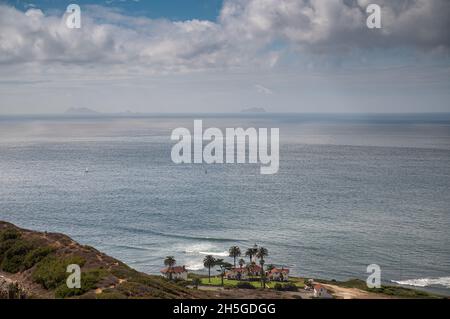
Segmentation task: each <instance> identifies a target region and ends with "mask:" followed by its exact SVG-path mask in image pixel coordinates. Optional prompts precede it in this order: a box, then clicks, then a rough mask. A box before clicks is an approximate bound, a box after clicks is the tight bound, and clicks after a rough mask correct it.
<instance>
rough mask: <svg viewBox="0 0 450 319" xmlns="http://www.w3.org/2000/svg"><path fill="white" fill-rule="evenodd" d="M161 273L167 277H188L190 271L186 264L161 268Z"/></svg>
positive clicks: (183, 278)
mask: <svg viewBox="0 0 450 319" xmlns="http://www.w3.org/2000/svg"><path fill="white" fill-rule="evenodd" d="M161 274H162V275H163V276H164V277H166V278H167V279H170V278H171V277H172V279H182V280H187V279H188V272H187V270H186V267H185V266H176V267H167V268H164V269H162V270H161Z"/></svg>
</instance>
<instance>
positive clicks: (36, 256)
mask: <svg viewBox="0 0 450 319" xmlns="http://www.w3.org/2000/svg"><path fill="white" fill-rule="evenodd" d="M52 251H53V248H51V247H39V248H36V249H34V250H32V251H30V252H28V254H27V255H26V256H25V259H24V261H23V269H30V268H31V267H33V266H34V265H36V264H37V263H38V262H40V261H41V260H42V259H44V258H45V257H47V256H48V255H49V254H50V253H51V252H52Z"/></svg>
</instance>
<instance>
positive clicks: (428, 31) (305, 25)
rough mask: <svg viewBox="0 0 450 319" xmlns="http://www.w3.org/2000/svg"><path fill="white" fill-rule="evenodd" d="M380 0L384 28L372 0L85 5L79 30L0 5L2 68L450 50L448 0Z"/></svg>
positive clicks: (161, 65) (240, 63) (251, 61)
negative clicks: (375, 25) (175, 7)
mask: <svg viewBox="0 0 450 319" xmlns="http://www.w3.org/2000/svg"><path fill="white" fill-rule="evenodd" d="M377 3H380V5H381V6H382V13H383V16H382V24H383V29H381V30H369V29H368V28H366V26H365V19H366V13H365V6H366V5H367V4H368V1H367V0H358V1H356V0H355V1H353V0H334V1H323V0H283V1H280V0H226V1H225V3H224V6H223V8H222V10H221V14H220V18H219V20H218V22H211V21H200V20H190V21H183V22H171V21H167V20H152V19H148V18H145V17H140V18H136V17H130V16H126V15H124V14H122V13H121V12H119V11H117V10H111V9H106V8H104V7H100V6H89V7H84V8H82V10H83V11H82V19H83V27H82V28H81V29H80V30H71V29H68V28H66V27H65V24H64V22H63V20H62V18H61V17H56V16H46V15H44V14H43V13H42V11H40V10H39V9H35V8H32V9H28V11H26V12H25V13H23V12H21V11H18V10H16V9H14V8H12V7H9V6H5V5H0V64H2V65H3V66H4V65H11V64H29V63H37V64H48V63H50V64H53V66H54V67H55V64H61V65H64V67H65V68H67V67H68V66H74V67H81V68H85V69H96V68H104V67H105V66H106V67H107V68H108V70H110V71H111V70H122V71H124V70H125V69H126V72H148V73H164V72H184V71H202V70H210V69H223V68H227V69H229V68H240V67H252V66H253V67H258V68H271V67H274V66H275V65H277V64H278V63H279V62H280V59H282V58H283V55H284V54H285V53H286V52H290V54H292V52H300V53H295V54H301V52H315V53H317V52H319V53H322V54H326V55H331V56H332V55H333V54H335V53H338V52H345V51H348V50H351V49H354V48H360V49H370V48H381V49H383V48H392V47H397V46H405V47H409V48H413V49H419V50H423V49H426V50H428V49H438V48H440V49H441V50H443V52H445V53H446V54H448V49H449V46H450V44H449V41H450V40H449V39H450V37H449V36H448V30H449V29H450V18H449V12H450V1H448V0H415V1H401V2H398V1H387V0H379V1H377ZM280 43H281V45H278V46H277V44H280ZM1 67H2V66H0V68H1Z"/></svg>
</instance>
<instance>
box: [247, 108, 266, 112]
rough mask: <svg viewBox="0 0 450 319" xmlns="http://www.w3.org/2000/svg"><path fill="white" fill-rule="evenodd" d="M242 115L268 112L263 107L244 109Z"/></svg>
mask: <svg viewBox="0 0 450 319" xmlns="http://www.w3.org/2000/svg"><path fill="white" fill-rule="evenodd" d="M241 113H266V110H265V109H264V108H263V107H250V108H247V109H243V110H242V111H241Z"/></svg>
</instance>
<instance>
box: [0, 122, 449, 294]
mask: <svg viewBox="0 0 450 319" xmlns="http://www.w3.org/2000/svg"><path fill="white" fill-rule="evenodd" d="M194 119H203V125H204V127H219V128H225V127H243V128H248V127H268V128H271V127H278V128H280V135H281V136H280V170H279V173H278V174H276V175H260V173H259V168H260V165H254V164H239V165H232V164H228V165H222V164H216V165H202V164H200V165H198V164H197V165H175V164H173V163H172V161H171V158H170V152H171V148H172V146H173V144H174V143H173V142H172V141H170V133H171V131H172V130H173V129H174V128H177V127H187V128H189V129H192V127H193V120H194ZM86 168H88V169H89V172H88V173H86V172H85V171H86ZM205 170H207V174H206V173H205ZM0 219H1V220H6V221H9V222H12V223H15V224H17V225H19V226H21V227H25V228H31V229H36V230H47V231H55V232H62V233H66V234H68V235H70V236H72V237H73V238H74V239H76V240H78V241H79V242H81V243H84V244H89V245H92V246H94V247H96V248H98V249H99V250H102V251H104V252H106V253H108V254H110V255H112V256H114V257H116V258H118V259H121V260H123V261H124V262H126V263H128V264H129V265H131V266H132V267H135V268H137V269H139V270H141V271H146V272H150V273H158V272H159V270H160V268H161V267H162V262H163V258H164V256H167V255H174V256H175V258H176V260H177V262H178V264H186V265H187V266H188V268H190V269H192V270H197V271H203V266H202V259H203V257H204V256H205V255H206V254H213V255H216V256H226V255H227V254H226V251H227V249H228V248H229V247H230V246H232V245H239V246H240V247H241V249H242V250H244V249H245V248H247V247H250V246H252V245H253V244H255V243H257V244H259V245H263V246H265V247H267V248H268V250H269V254H270V256H269V257H268V258H267V260H266V262H267V263H273V264H277V265H284V266H287V267H290V268H291V269H292V272H293V273H294V274H296V275H301V276H307V277H312V278H314V277H320V278H327V279H333V278H334V279H348V278H354V277H357V278H361V279H364V278H366V277H367V274H366V267H367V265H369V264H378V265H380V266H381V270H382V279H383V281H385V282H390V281H397V282H401V283H403V284H411V285H415V286H418V287H419V286H421V287H427V288H428V289H433V290H434V291H439V292H443V293H447V294H449V293H450V292H449V291H450V231H449V229H450V116H449V115H445V114H444V115H423V116H419V115H415V116H414V115H405V116H397V115H392V116H387V115H386V116H361V115H360V116H350V115H345V116H343V115H341V116H331V115H326V116H325V115H323V116H319V115H292V114H287V115H274V114H264V115H251V114H250V115H229V116H225V115H222V116H217V115H216V116H214V115H196V116H189V115H185V116H181V115H180V116H175V115H173V116H165V115H160V116H143V117H118V116H117V117H114V116H111V117H106V116H105V117H101V116H96V117H79V118H69V117H56V116H55V117H50V116H49V117H0ZM221 258H222V257H221ZM223 258H227V257H223Z"/></svg>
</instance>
